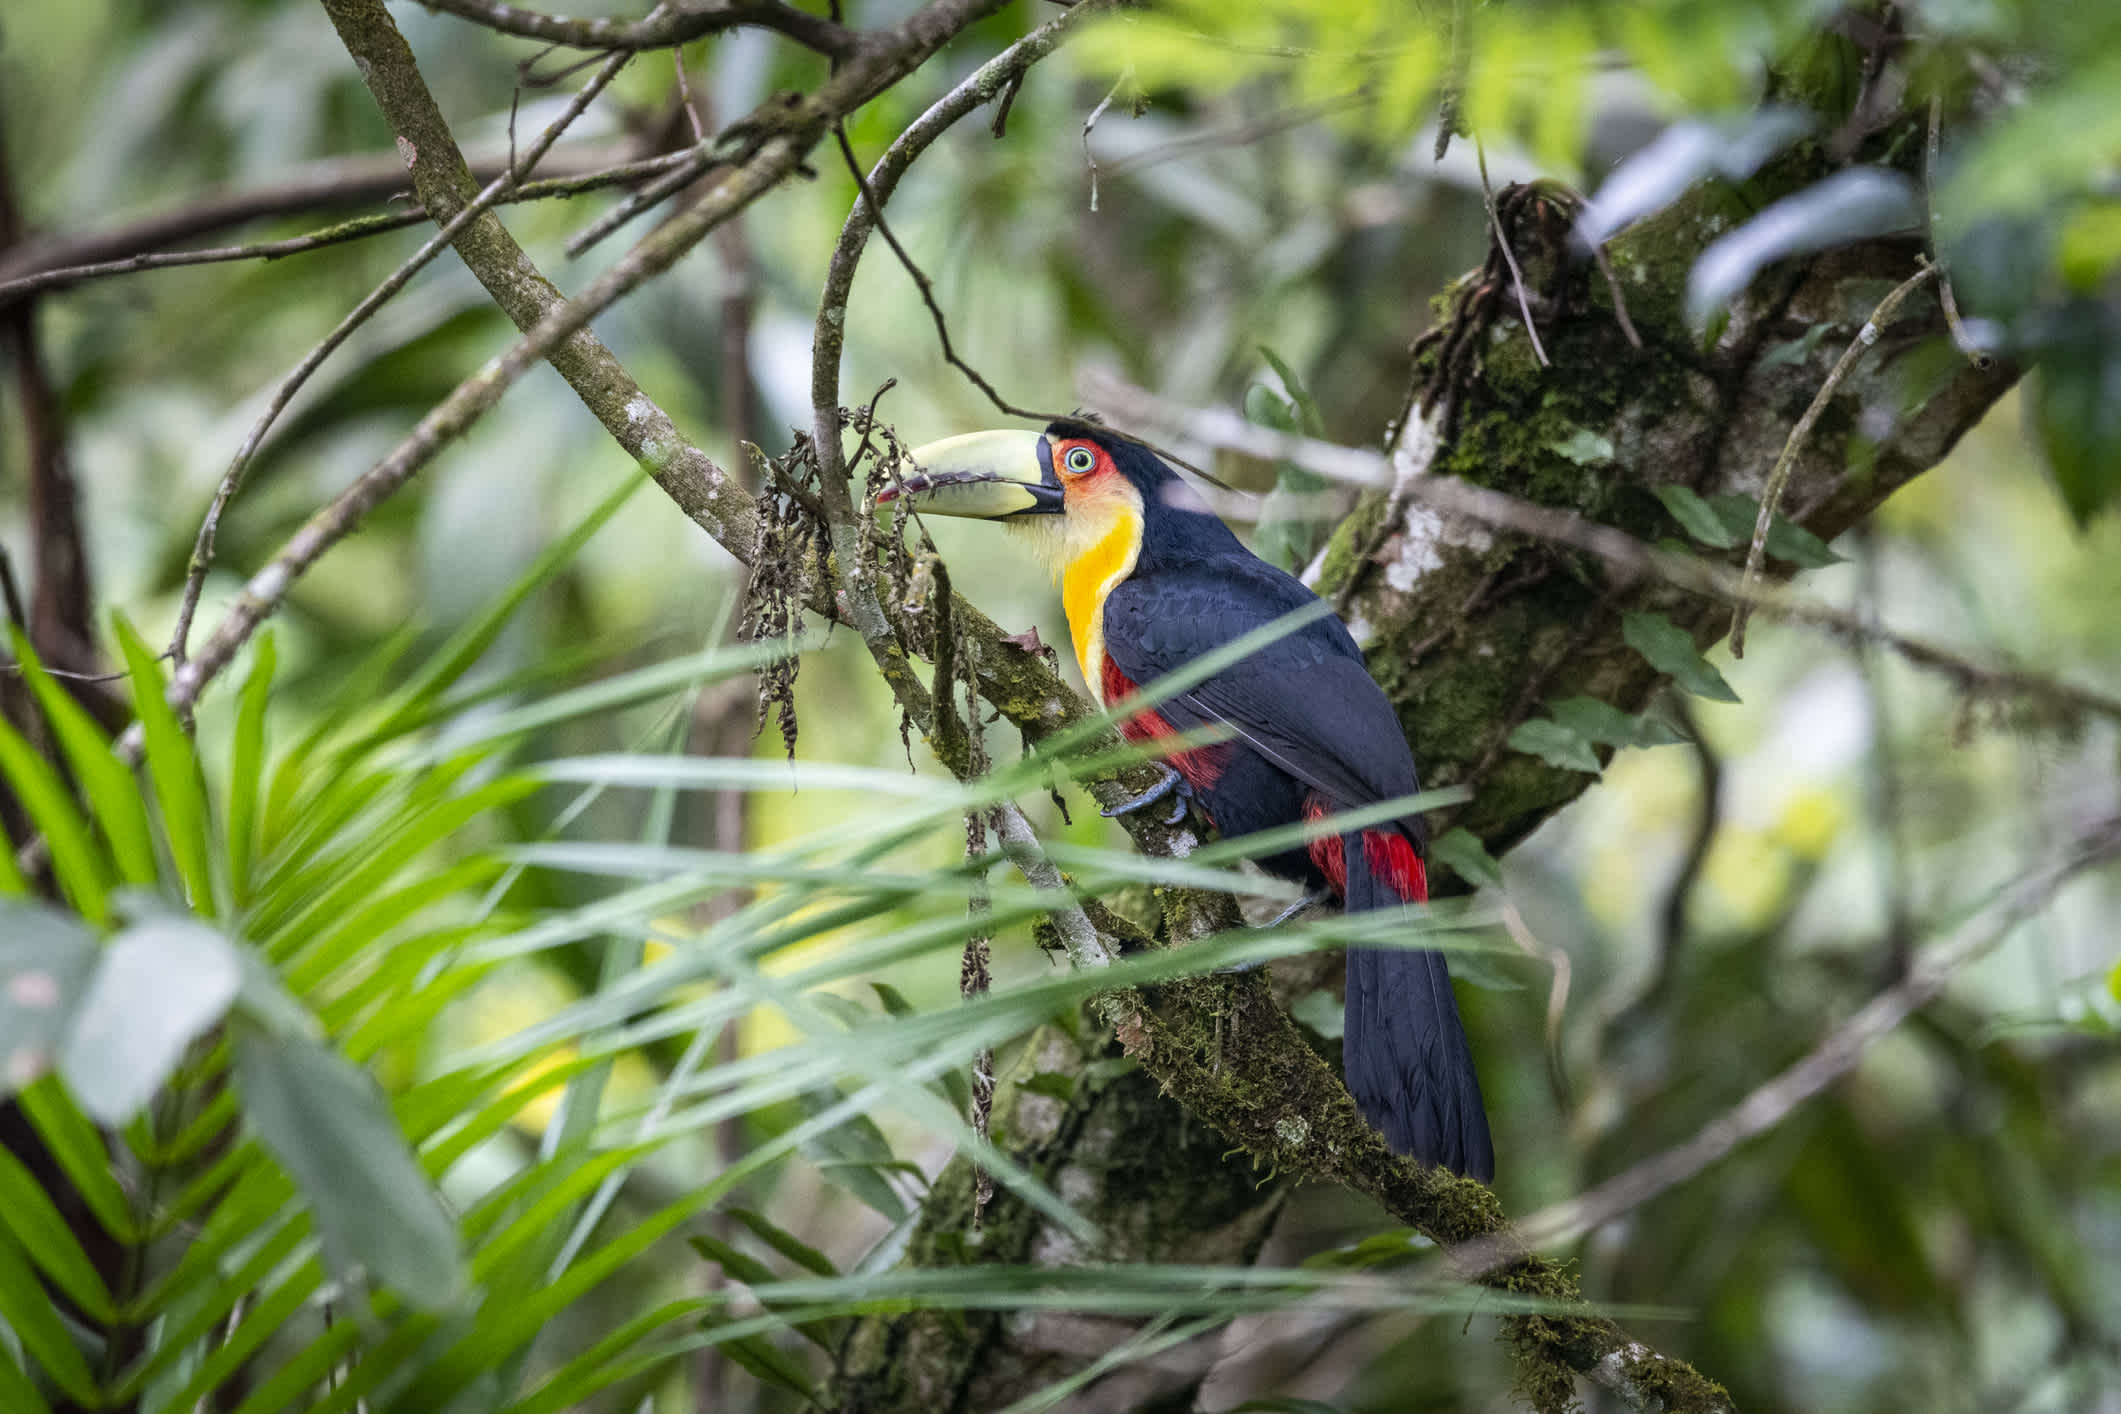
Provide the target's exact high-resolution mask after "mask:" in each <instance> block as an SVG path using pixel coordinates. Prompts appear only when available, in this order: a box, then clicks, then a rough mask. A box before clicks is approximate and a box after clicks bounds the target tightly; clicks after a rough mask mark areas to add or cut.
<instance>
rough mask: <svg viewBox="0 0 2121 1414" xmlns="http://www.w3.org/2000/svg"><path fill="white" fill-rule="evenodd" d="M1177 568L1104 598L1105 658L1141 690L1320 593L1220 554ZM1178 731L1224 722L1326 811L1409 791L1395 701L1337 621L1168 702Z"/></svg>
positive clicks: (1409, 768) (1282, 641)
mask: <svg viewBox="0 0 2121 1414" xmlns="http://www.w3.org/2000/svg"><path fill="white" fill-rule="evenodd" d="M1185 568H1186V573H1184V574H1183V575H1169V576H1166V575H1149V576H1143V575H1136V576H1135V577H1133V578H1130V579H1128V580H1125V581H1123V582H1122V583H1121V584H1120V585H1119V586H1118V587H1116V588H1115V589H1114V590H1113V591H1112V594H1111V597H1110V598H1108V599H1107V600H1106V601H1105V653H1106V654H1107V656H1109V657H1110V658H1111V659H1112V662H1113V665H1114V666H1115V667H1117V668H1118V669H1119V670H1120V671H1121V672H1123V673H1125V674H1126V675H1127V677H1128V678H1129V679H1130V680H1132V681H1133V682H1136V683H1139V684H1142V685H1145V686H1146V685H1148V684H1150V683H1153V682H1154V681H1155V680H1156V679H1158V678H1160V677H1162V676H1163V675H1165V674H1166V673H1170V672H1174V671H1176V670H1177V669H1179V668H1182V667H1184V666H1186V665H1187V664H1188V663H1191V662H1193V661H1194V660H1195V659H1197V658H1199V657H1201V656H1202V655H1203V654H1206V653H1210V652H1213V651H1214V650H1215V649H1217V648H1221V647H1223V646H1224V645H1225V644H1228V643H1230V642H1232V641H1233V640H1235V639H1237V638H1240V637H1242V636H1243V635H1245V634H1247V633H1249V632H1251V631H1252V630H1253V629H1256V628H1259V627H1261V626H1262V625H1264V624H1268V623H1271V622H1273V621H1274V620H1275V619H1278V618H1280V617H1282V616H1283V615H1285V614H1289V613H1292V612H1294V611H1296V610H1298V609H1301V608H1305V607H1307V606H1310V605H1314V604H1316V603H1317V602H1318V600H1317V596H1316V595H1314V594H1312V593H1311V591H1310V590H1308V589H1306V588H1304V587H1303V585H1301V584H1300V583H1298V582H1297V581H1296V580H1295V579H1294V578H1292V577H1291V576H1289V575H1287V574H1284V573H1283V572H1282V571H1280V570H1278V569H1275V568H1274V567H1273V566H1272V565H1269V564H1267V563H1266V562H1265V561H1263V560H1257V559H1252V558H1250V557H1247V558H1245V559H1242V560H1240V559H1236V558H1234V557H1232V558H1229V559H1226V560H1218V561H1215V562H1212V563H1208V564H1195V565H1188V566H1186V567H1185ZM1158 710H1159V711H1160V712H1162V713H1163V715H1164V716H1165V717H1166V718H1167V719H1169V720H1170V722H1171V723H1172V725H1173V726H1176V727H1178V728H1180V729H1181V730H1193V729H1195V728H1199V727H1203V726H1208V725H1211V724H1225V725H1227V726H1228V727H1230V728H1232V729H1234V730H1235V731H1236V732H1237V733H1238V734H1239V739H1240V740H1242V741H1244V742H1246V743H1247V744H1248V745H1250V746H1251V747H1252V748H1253V749H1254V750H1256V751H1258V752H1259V753H1260V754H1261V755H1262V756H1265V757H1266V758H1267V759H1268V760H1270V761H1272V762H1274V764H1275V765H1277V766H1279V767H1280V768H1281V769H1282V770H1284V771H1287V772H1288V773H1289V774H1290V775H1292V776H1294V777H1295V778H1296V779H1298V780H1300V781H1302V782H1304V783H1305V784H1306V785H1308V786H1310V787H1311V788H1312V789H1313V790H1316V791H1318V792H1319V793H1320V794H1322V795H1323V796H1325V797H1326V799H1327V800H1329V801H1331V802H1332V803H1333V804H1334V805H1335V806H1338V807H1341V808H1349V807H1354V806H1360V805H1366V804H1369V803H1371V802H1373V801H1379V800H1390V799H1392V798H1394V797H1396V796H1402V795H1411V794H1412V793H1413V792H1414V791H1415V790H1417V789H1419V787H1418V786H1417V785H1416V784H1415V775H1414V757H1413V753H1412V752H1411V751H1409V750H1408V748H1407V742H1406V737H1405V736H1404V735H1403V734H1402V733H1401V729H1400V725H1399V717H1398V715H1397V714H1396V713H1394V712H1393V710H1392V704H1391V702H1390V701H1388V700H1387V699H1386V697H1385V695H1384V690H1383V689H1382V688H1380V687H1378V685H1377V683H1376V681H1375V680H1374V679H1372V678H1371V676H1370V672H1369V669H1368V668H1366V667H1365V666H1364V665H1363V660H1362V653H1361V651H1360V650H1359V649H1357V648H1356V646H1355V641H1354V640H1353V639H1352V638H1350V637H1349V636H1348V631H1347V629H1345V628H1344V627H1342V625H1341V622H1340V620H1338V619H1336V618H1334V617H1333V616H1331V615H1330V614H1328V615H1325V616H1324V617H1322V618H1318V619H1314V620H1312V621H1311V622H1310V623H1307V624H1305V625H1303V626H1302V627H1300V628H1297V629H1295V630H1294V631H1292V632H1290V633H1288V634H1285V635H1283V636H1282V637H1281V638H1279V639H1277V640H1275V641H1274V642H1273V643H1270V644H1268V645H1267V646H1266V647H1264V648H1262V649H1260V650H1259V651H1258V652H1256V653H1253V654H1251V655H1249V656H1248V657H1246V658H1245V659H1243V660H1242V661H1241V662H1239V663H1237V664H1235V665H1233V666H1231V667H1228V668H1225V669H1223V670H1222V671H1220V672H1218V673H1216V674H1214V675H1213V676H1211V677H1209V678H1207V679H1206V680H1205V681H1203V682H1201V683H1198V684H1196V685H1195V686H1194V687H1192V688H1189V689H1188V690H1186V691H1185V692H1182V693H1180V694H1178V695H1177V696H1175V697H1172V698H1170V699H1167V700H1166V701H1165V702H1164V703H1163V704H1162V705H1161V706H1160V707H1159V708H1158Z"/></svg>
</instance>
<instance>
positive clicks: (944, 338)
mask: <svg viewBox="0 0 2121 1414" xmlns="http://www.w3.org/2000/svg"><path fill="white" fill-rule="evenodd" d="M1070 13H1071V14H1072V13H1074V12H1072V11H1071V12H1070ZM832 135H833V137H834V138H835V139H836V140H837V141H838V143H839V149H840V156H841V157H843V158H845V159H846V162H847V170H848V171H849V172H851V173H853V174H854V180H855V184H856V185H857V186H859V187H860V188H861V192H862V203H863V205H865V206H866V207H868V209H869V219H870V220H871V221H872V222H873V223H874V224H875V226H876V231H877V234H878V235H880V236H882V237H883V238H884V244H886V245H888V246H890V247H891V253H892V254H893V255H895V256H897V257H898V263H899V264H900V265H901V266H902V267H904V269H905V271H906V274H907V275H908V276H909V277H910V278H911V279H912V281H913V284H914V287H915V288H916V289H918V290H919V291H920V292H921V303H922V304H925V305H926V306H928V317H929V318H930V319H932V320H934V322H935V337H936V339H937V341H938V342H939V343H941V344H942V347H943V360H944V362H946V363H948V364H949V365H950V366H951V367H952V368H955V369H956V370H957V371H958V372H960V373H962V374H964V375H965V377H967V378H969V379H970V380H971V381H972V385H973V386H974V387H976V388H978V389H979V390H980V391H981V392H982V393H985V394H986V395H987V401H988V402H990V403H993V404H994V406H995V407H996V408H998V409H999V410H1000V411H1002V412H1003V413H1005V414H1007V415H1008V416H1010V417H1021V418H1025V419H1027V420H1029V421H1032V422H1053V421H1056V420H1058V419H1059V418H1062V417H1065V416H1066V414H1065V413H1058V412H1039V411H1036V410H1035V409H1032V408H1021V407H1018V406H1017V405H1016V404H1015V403H1012V402H1010V401H1009V400H1008V399H1007V398H1005V397H1003V396H1002V395H1001V393H1000V392H999V391H998V390H997V389H996V388H995V386H994V385H993V384H992V383H990V382H988V381H987V375H986V374H984V373H982V372H980V371H979V370H978V369H977V368H974V367H973V366H972V365H971V364H969V363H967V362H965V360H964V359H962V358H960V357H959V356H958V352H957V349H956V348H955V347H954V346H953V345H952V344H951V342H950V321H949V320H948V319H947V318H945V317H944V315H943V307H942V306H941V305H940V304H938V303H936V299H935V282H934V281H932V280H930V279H929V278H928V274H927V272H926V271H924V270H922V269H921V267H920V266H919V265H917V264H915V263H914V259H913V257H912V255H910V254H909V253H908V252H907V250H906V247H905V246H903V245H901V244H899V238H898V236H897V235H896V234H894V233H893V232H892V229H891V226H890V224H889V223H887V222H886V221H885V220H884V203H883V200H882V198H881V197H879V196H878V195H877V193H876V190H875V188H873V187H872V186H870V184H869V177H868V175H867V174H866V173H864V172H863V171H862V164H861V162H860V161H859V160H857V159H856V157H855V155H854V144H853V143H851V142H849V141H848V140H847V128H846V125H845V124H844V123H842V124H840V125H838V126H836V127H834V128H833V130H832Z"/></svg>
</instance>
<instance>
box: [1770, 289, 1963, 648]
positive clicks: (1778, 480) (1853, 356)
mask: <svg viewBox="0 0 2121 1414" xmlns="http://www.w3.org/2000/svg"><path fill="white" fill-rule="evenodd" d="M1936 274H1937V267H1936V266H1934V265H1931V264H1929V263H1928V262H1926V261H1925V262H1924V263H1923V266H1922V268H1921V269H1920V270H1917V271H1916V272H1915V273H1914V274H1912V275H1910V276H1908V278H1907V279H1905V280H1903V281H1901V282H1900V283H1899V284H1898V285H1896V286H1894V288H1893V290H1892V293H1890V294H1888V295H1887V296H1886V297H1885V298H1884V299H1882V300H1880V301H1879V302H1878V307H1877V308H1876V309H1874V310H1872V311H1871V317H1870V318H1868V319H1866V320H1864V321H1863V327H1862V328H1861V329H1858V330H1857V331H1856V337H1855V338H1854V339H1853V340H1851V341H1850V342H1849V346H1848V347H1847V348H1846V349H1844V350H1843V351H1842V354H1841V357H1840V358H1839V359H1837V360H1836V361H1835V363H1834V369H1833V371H1832V372H1831V373H1829V374H1827V375H1826V381H1825V382H1824V383H1822V384H1820V385H1819V391H1818V393H1817V394H1815V395H1814V396H1813V398H1812V405H1811V406H1810V407H1808V408H1806V409H1805V410H1804V415H1803V416H1802V417H1800V418H1798V419H1797V425H1796V426H1795V427H1792V428H1791V429H1790V435H1789V440H1788V441H1786V442H1784V443H1783V444H1782V455H1780V456H1778V457H1776V458H1775V466H1774V469H1773V470H1771V471H1769V472H1768V477H1767V484H1766V485H1765V486H1764V487H1762V488H1761V491H1760V514H1759V516H1758V517H1757V518H1755V520H1754V521H1753V543H1752V545H1751V547H1750V548H1748V549H1747V550H1746V552H1745V573H1744V576H1743V578H1742V579H1741V580H1740V582H1739V586H1738V587H1739V600H1738V604H1737V607H1736V608H1735V609H1733V610H1732V612H1731V656H1732V657H1733V658H1742V657H1744V656H1745V621H1746V619H1747V617H1748V615H1749V614H1750V612H1751V611H1750V609H1749V608H1748V607H1747V606H1748V603H1749V601H1750V596H1751V594H1752V592H1753V591H1754V589H1755V588H1757V587H1758V585H1759V583H1760V570H1761V566H1762V565H1763V564H1765V563H1766V560H1767V540H1768V527H1769V526H1771V525H1773V524H1774V520H1775V512H1776V511H1777V509H1779V508H1780V506H1781V505H1782V493H1783V491H1784V490H1785V489H1787V488H1788V486H1789V484H1790V472H1791V470H1792V469H1793V468H1794V467H1795V466H1796V464H1797V453H1798V452H1799V451H1801V450H1803V447H1804V443H1805V439H1807V438H1808V437H1810V436H1811V435H1812V428H1813V426H1814V425H1815V424H1816V423H1817V422H1818V421H1819V415H1820V414H1821V413H1823V412H1825V411H1826V407H1827V404H1828V403H1831V402H1832V401H1833V400H1834V394H1835V393H1836V392H1838V391H1839V390H1840V388H1841V384H1842V381H1843V380H1844V379H1846V378H1847V377H1848V376H1849V372H1850V371H1851V370H1852V369H1854V368H1855V366H1856V360H1857V359H1859V358H1861V357H1862V356H1863V352H1864V350H1865V349H1868V348H1869V347H1870V346H1871V345H1873V344H1875V343H1877V342H1878V334H1879V332H1880V331H1881V330H1882V329H1883V328H1884V327H1885V323H1886V321H1887V320H1889V319H1891V318H1892V317H1893V314H1894V312H1895V311H1897V310H1898V309H1899V308H1900V305H1901V303H1902V301H1904V300H1906V299H1907V297H1908V296H1909V295H1911V294H1913V293H1914V292H1915V291H1916V290H1919V289H1921V288H1922V287H1923V286H1924V285H1926V284H1928V283H1929V282H1930V281H1931V280H1932V279H1934V278H1935V277H1936Z"/></svg>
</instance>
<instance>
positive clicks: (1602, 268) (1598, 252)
mask: <svg viewBox="0 0 2121 1414" xmlns="http://www.w3.org/2000/svg"><path fill="white" fill-rule="evenodd" d="M1591 259H1593V260H1595V261H1597V262H1598V273H1599V274H1601V275H1603V276H1605V287H1606V289H1607V291H1608V292H1609V293H1611V295H1612V296H1613V318H1614V320H1615V321H1616V322H1617V323H1618V324H1619V325H1620V332H1621V333H1623V334H1625V335H1627V338H1628V343H1629V345H1630V346H1631V347H1634V348H1638V349H1639V348H1641V347H1642V335H1640V334H1638V333H1636V332H1635V321H1634V320H1632V319H1630V318H1628V298H1627V296H1626V295H1624V294H1622V293H1621V292H1620V278H1619V277H1618V276H1616V275H1615V274H1614V273H1613V262H1612V261H1611V260H1610V259H1608V258H1607V257H1606V253H1605V244H1604V242H1600V243H1599V244H1597V245H1594V246H1592V247H1591Z"/></svg>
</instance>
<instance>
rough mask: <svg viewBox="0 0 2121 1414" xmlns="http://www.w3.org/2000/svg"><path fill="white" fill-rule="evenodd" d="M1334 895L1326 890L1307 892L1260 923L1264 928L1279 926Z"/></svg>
mask: <svg viewBox="0 0 2121 1414" xmlns="http://www.w3.org/2000/svg"><path fill="white" fill-rule="evenodd" d="M1332 897H1333V895H1331V894H1329V893H1326V892H1324V891H1320V892H1318V893H1315V894H1305V895H1304V896H1303V897H1302V898H1300V899H1298V900H1297V901H1296V902H1294V903H1292V904H1290V905H1289V906H1288V907H1287V908H1285V909H1283V910H1282V911H1281V912H1279V913H1277V914H1275V915H1274V916H1273V917H1272V918H1269V919H1268V920H1267V921H1266V922H1264V923H1262V924H1260V925H1259V926H1260V927H1262V928H1279V927H1280V926H1281V925H1282V924H1284V923H1286V922H1288V921H1289V920H1290V919H1291V918H1294V917H1295V916H1296V915H1297V914H1299V913H1302V912H1303V911H1304V910H1305V909H1307V908H1311V907H1313V906H1314V905H1317V904H1321V903H1324V902H1325V901H1326V900H1328V899H1330V898H1332Z"/></svg>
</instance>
